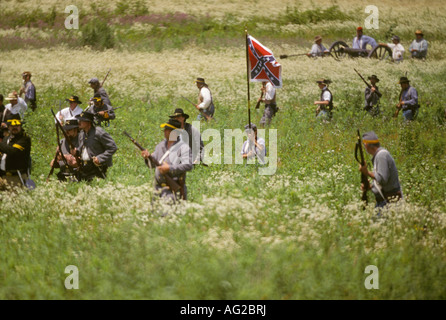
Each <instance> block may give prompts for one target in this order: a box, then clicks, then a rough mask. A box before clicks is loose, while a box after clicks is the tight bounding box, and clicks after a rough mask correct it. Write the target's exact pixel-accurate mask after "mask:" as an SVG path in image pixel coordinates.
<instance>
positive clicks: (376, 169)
mask: <svg viewBox="0 0 446 320" xmlns="http://www.w3.org/2000/svg"><path fill="white" fill-rule="evenodd" d="M372 162H373V173H374V174H375V180H376V182H377V183H378V184H379V185H380V186H381V187H382V190H381V191H382V192H383V193H390V192H397V191H401V185H400V180H399V178H398V169H397V168H396V164H395V160H393V158H392V156H391V155H390V153H389V151H387V150H386V149H384V148H379V149H378V151H377V152H376V154H375V156H374V157H373V158H372ZM372 191H373V193H374V194H375V195H376V194H379V191H378V189H377V187H376V185H375V183H374V184H373V185H372Z"/></svg>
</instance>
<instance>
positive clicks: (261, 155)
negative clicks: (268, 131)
mask: <svg viewBox="0 0 446 320" xmlns="http://www.w3.org/2000/svg"><path fill="white" fill-rule="evenodd" d="M245 131H246V133H247V135H248V140H246V141H245V142H244V143H243V146H242V151H241V154H242V157H243V159H251V158H253V157H256V158H257V159H258V161H259V163H260V164H265V156H266V145H265V139H263V138H259V137H258V136H257V126H256V125H255V124H253V123H251V128H250V127H249V124H247V125H246V126H245Z"/></svg>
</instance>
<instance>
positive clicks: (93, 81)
mask: <svg viewBox="0 0 446 320" xmlns="http://www.w3.org/2000/svg"><path fill="white" fill-rule="evenodd" d="M88 83H99V79H98V78H91V79H90V81H88Z"/></svg>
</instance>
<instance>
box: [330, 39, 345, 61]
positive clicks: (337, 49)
mask: <svg viewBox="0 0 446 320" xmlns="http://www.w3.org/2000/svg"><path fill="white" fill-rule="evenodd" d="M341 48H348V45H347V44H346V43H345V42H344V41H335V42H333V44H332V45H331V46H330V49H329V51H330V54H332V55H334V57H335V58H336V59H340V58H344V57H345V56H346V55H347V54H346V53H345V52H341Z"/></svg>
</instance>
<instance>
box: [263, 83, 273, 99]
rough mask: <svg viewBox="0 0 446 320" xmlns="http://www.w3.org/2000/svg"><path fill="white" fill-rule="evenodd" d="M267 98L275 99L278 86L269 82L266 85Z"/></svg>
mask: <svg viewBox="0 0 446 320" xmlns="http://www.w3.org/2000/svg"><path fill="white" fill-rule="evenodd" d="M265 89H266V90H265V100H274V96H275V94H276V88H274V86H273V85H272V84H271V82H268V83H267V84H266V86H265Z"/></svg>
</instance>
